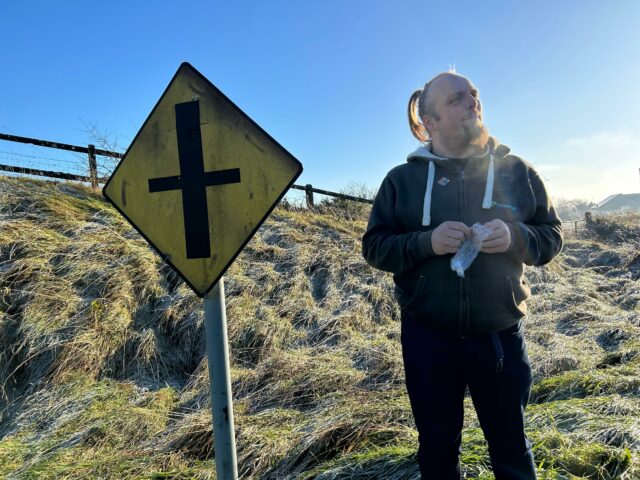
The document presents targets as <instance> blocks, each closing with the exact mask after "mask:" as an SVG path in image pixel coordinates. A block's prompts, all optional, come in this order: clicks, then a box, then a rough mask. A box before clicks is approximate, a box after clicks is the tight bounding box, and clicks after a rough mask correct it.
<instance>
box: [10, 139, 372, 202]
mask: <svg viewBox="0 0 640 480" xmlns="http://www.w3.org/2000/svg"><path fill="white" fill-rule="evenodd" d="M0 140H6V141H8V142H19V143H30V144H32V145H37V146H39V147H47V148H56V149H59V150H69V151H72V152H79V153H86V154H87V162H88V166H89V175H88V176H85V175H75V174H72V173H64V172H54V171H51V170H40V169H35V168H25V167H18V166H15V165H2V164H0V171H6V172H12V173H21V174H25V175H38V176H41V177H48V178H61V179H64V180H77V181H79V182H89V183H90V184H91V186H92V187H93V188H94V189H96V190H97V189H98V186H99V184H103V183H106V181H107V180H108V179H109V177H98V168H97V162H96V156H97V155H102V156H105V157H111V158H122V157H123V154H122V153H118V152H111V151H109V150H100V149H97V148H96V147H95V145H91V144H89V145H87V146H86V147H81V146H78V145H69V144H66V143H59V142H51V141H49V140H41V139H38V138H29V137H19V136H17V135H8V134H6V133H0ZM291 188H292V189H294V190H303V191H304V192H305V198H306V202H307V207H308V208H313V207H314V206H315V199H314V193H318V194H321V195H327V196H329V197H335V198H341V199H343V200H349V201H352V202H360V203H368V204H373V200H370V199H368V198H360V197H354V196H353V195H346V194H344V193H338V192H330V191H329V190H323V189H320V188H314V187H313V185H311V184H307V185H293V186H292V187H291Z"/></svg>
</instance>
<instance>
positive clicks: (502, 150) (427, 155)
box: [407, 137, 511, 165]
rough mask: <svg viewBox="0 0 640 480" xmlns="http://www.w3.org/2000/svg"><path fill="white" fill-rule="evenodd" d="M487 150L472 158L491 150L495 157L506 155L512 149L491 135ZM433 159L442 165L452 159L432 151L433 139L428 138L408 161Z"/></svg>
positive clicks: (482, 155) (480, 156)
mask: <svg viewBox="0 0 640 480" xmlns="http://www.w3.org/2000/svg"><path fill="white" fill-rule="evenodd" d="M487 143H488V145H487V150H485V151H484V152H483V153H482V154H481V155H476V156H473V157H470V158H482V157H484V156H485V155H486V154H487V153H489V152H491V153H492V154H493V155H494V156H495V157H500V158H502V157H506V156H507V155H508V154H509V152H510V151H511V149H510V148H509V147H507V146H506V145H501V144H500V142H499V141H498V139H497V138H495V137H489V141H488V142H487ZM420 159H422V160H427V161H429V160H433V161H435V163H436V164H438V165H441V164H443V162H447V161H449V160H450V159H449V158H447V157H440V156H438V155H436V154H435V153H432V152H431V140H428V141H427V142H426V143H425V144H424V145H421V146H420V147H418V148H416V149H415V150H414V151H413V152H411V153H410V154H409V155H407V162H412V161H415V160H420Z"/></svg>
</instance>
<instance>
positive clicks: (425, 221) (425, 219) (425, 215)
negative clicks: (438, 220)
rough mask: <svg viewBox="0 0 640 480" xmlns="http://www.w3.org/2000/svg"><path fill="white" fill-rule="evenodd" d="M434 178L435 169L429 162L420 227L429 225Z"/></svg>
mask: <svg viewBox="0 0 640 480" xmlns="http://www.w3.org/2000/svg"><path fill="white" fill-rule="evenodd" d="M435 176H436V169H435V167H434V165H433V162H432V161H431V160H429V175H428V176H427V191H426V192H425V194H424V205H423V207H422V225H424V226H426V225H430V224H431V192H432V191H433V177H435Z"/></svg>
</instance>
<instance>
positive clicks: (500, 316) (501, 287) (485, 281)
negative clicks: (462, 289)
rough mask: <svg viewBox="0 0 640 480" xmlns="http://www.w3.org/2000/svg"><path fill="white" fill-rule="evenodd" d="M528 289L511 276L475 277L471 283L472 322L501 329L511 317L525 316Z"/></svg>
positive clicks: (470, 306) (488, 327)
mask: <svg viewBox="0 0 640 480" xmlns="http://www.w3.org/2000/svg"><path fill="white" fill-rule="evenodd" d="M528 296H529V293H528V288H527V287H526V286H524V285H522V284H521V283H520V281H519V280H515V279H514V277H510V276H506V277H503V276H495V277H472V278H471V279H470V286H469V308H470V312H471V322H473V323H476V324H479V323H483V328H485V329H490V328H491V329H501V328H504V324H505V323H507V322H509V324H511V323H512V322H511V319H514V318H521V317H523V316H524V315H525V314H526V312H527V310H526V308H527V307H526V305H525V303H524V300H525V299H526V298H527V297H528Z"/></svg>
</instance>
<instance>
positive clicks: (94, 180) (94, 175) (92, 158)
mask: <svg viewBox="0 0 640 480" xmlns="http://www.w3.org/2000/svg"><path fill="white" fill-rule="evenodd" d="M87 149H88V150H89V178H91V188H93V189H94V190H97V189H98V164H97V163H96V146H95V145H91V144H89V145H88V148H87Z"/></svg>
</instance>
